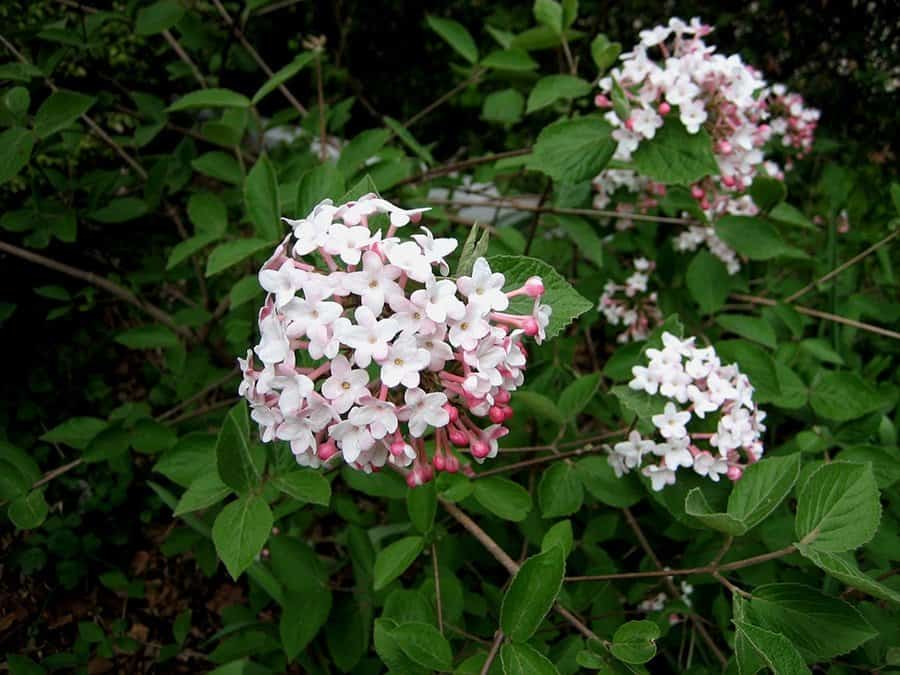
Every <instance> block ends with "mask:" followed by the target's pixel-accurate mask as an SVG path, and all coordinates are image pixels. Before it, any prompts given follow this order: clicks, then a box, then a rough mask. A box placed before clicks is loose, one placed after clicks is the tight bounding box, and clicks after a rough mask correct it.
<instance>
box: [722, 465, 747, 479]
mask: <svg viewBox="0 0 900 675" xmlns="http://www.w3.org/2000/svg"><path fill="white" fill-rule="evenodd" d="M726 475H727V476H728V480H740V479H741V476H743V475H744V470H743V469H742V468H741V467H739V466H729V467H728V473H727V474H726Z"/></svg>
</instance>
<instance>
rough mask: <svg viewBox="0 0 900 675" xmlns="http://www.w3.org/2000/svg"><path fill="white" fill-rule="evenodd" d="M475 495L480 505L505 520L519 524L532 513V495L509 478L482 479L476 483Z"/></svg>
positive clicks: (493, 477) (492, 477)
mask: <svg viewBox="0 0 900 675" xmlns="http://www.w3.org/2000/svg"><path fill="white" fill-rule="evenodd" d="M474 495H475V499H476V500H477V501H478V503H479V504H481V505H482V506H483V507H484V508H486V509H487V510H488V511H490V512H491V513H493V514H494V515H496V516H499V517H500V518H502V519H503V520H511V521H513V522H519V521H521V520H525V518H526V517H527V516H528V512H529V511H531V495H530V494H528V491H527V490H526V489H525V488H523V487H522V486H521V485H519V484H518V483H514V482H513V481H511V480H509V479H508V478H500V477H499V476H491V477H489V478H480V479H478V480H476V481H475V492H474Z"/></svg>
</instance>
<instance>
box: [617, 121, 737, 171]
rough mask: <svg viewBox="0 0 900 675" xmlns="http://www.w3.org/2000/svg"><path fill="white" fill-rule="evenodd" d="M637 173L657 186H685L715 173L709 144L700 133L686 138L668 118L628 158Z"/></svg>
mask: <svg viewBox="0 0 900 675" xmlns="http://www.w3.org/2000/svg"><path fill="white" fill-rule="evenodd" d="M632 159H633V160H634V164H635V166H636V167H637V170H638V172H639V173H641V174H643V175H645V176H647V177H649V178H652V179H653V180H655V181H659V182H660V183H666V184H669V185H672V184H677V185H687V184H689V183H693V182H695V181H698V180H700V179H701V178H705V177H706V176H712V175H716V174H718V173H719V165H718V164H716V157H715V155H714V154H713V149H712V140H711V139H710V137H709V134H707V133H706V131H705V130H704V129H700V131H698V132H697V133H696V134H689V133H688V131H687V129H685V128H684V125H683V124H682V123H681V121H680V120H679V119H678V118H677V116H674V115H672V116H669V117H668V118H666V121H665V123H664V124H663V125H662V127H660V128H659V129H657V131H656V135H655V136H654V137H653V138H652V139H650V140H643V141H641V144H640V146H638V149H637V150H635V151H634V154H633V156H632Z"/></svg>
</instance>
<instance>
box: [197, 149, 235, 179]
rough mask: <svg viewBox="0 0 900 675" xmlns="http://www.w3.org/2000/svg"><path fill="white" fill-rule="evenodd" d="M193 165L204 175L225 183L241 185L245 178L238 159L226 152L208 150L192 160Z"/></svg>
mask: <svg viewBox="0 0 900 675" xmlns="http://www.w3.org/2000/svg"><path fill="white" fill-rule="evenodd" d="M191 166H192V167H193V168H194V170H195V171H199V172H200V173H202V174H203V175H204V176H209V177H210V178H215V179H216V180H220V181H222V182H223V183H230V184H232V185H240V184H241V182H243V180H244V172H243V171H241V167H240V165H239V164H238V162H237V160H236V159H235V158H234V157H233V156H232V155H229V154H228V153H225V152H219V151H216V152H207V153H205V154H203V155H200V156H199V157H198V158H197V159H194V160H191Z"/></svg>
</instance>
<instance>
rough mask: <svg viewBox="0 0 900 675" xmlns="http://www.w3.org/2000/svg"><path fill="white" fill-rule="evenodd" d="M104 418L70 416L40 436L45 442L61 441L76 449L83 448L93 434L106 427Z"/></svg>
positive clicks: (91, 438)
mask: <svg viewBox="0 0 900 675" xmlns="http://www.w3.org/2000/svg"><path fill="white" fill-rule="evenodd" d="M107 426H108V423H107V422H106V420H101V419H97V418H96V417H72V418H70V419H67V420H66V421H65V422H63V423H62V424H60V425H59V426H56V427H53V428H52V429H51V430H50V431H48V432H46V433H45V434H44V435H43V436H41V440H42V441H45V442H47V443H62V444H63V445H68V446H69V447H70V448H75V449H76V450H84V449H85V448H86V447H87V445H88V443H90V442H91V440H93V438H94V436H96V435H97V434H99V433H100V432H101V431H103V430H104V429H106V427H107Z"/></svg>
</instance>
